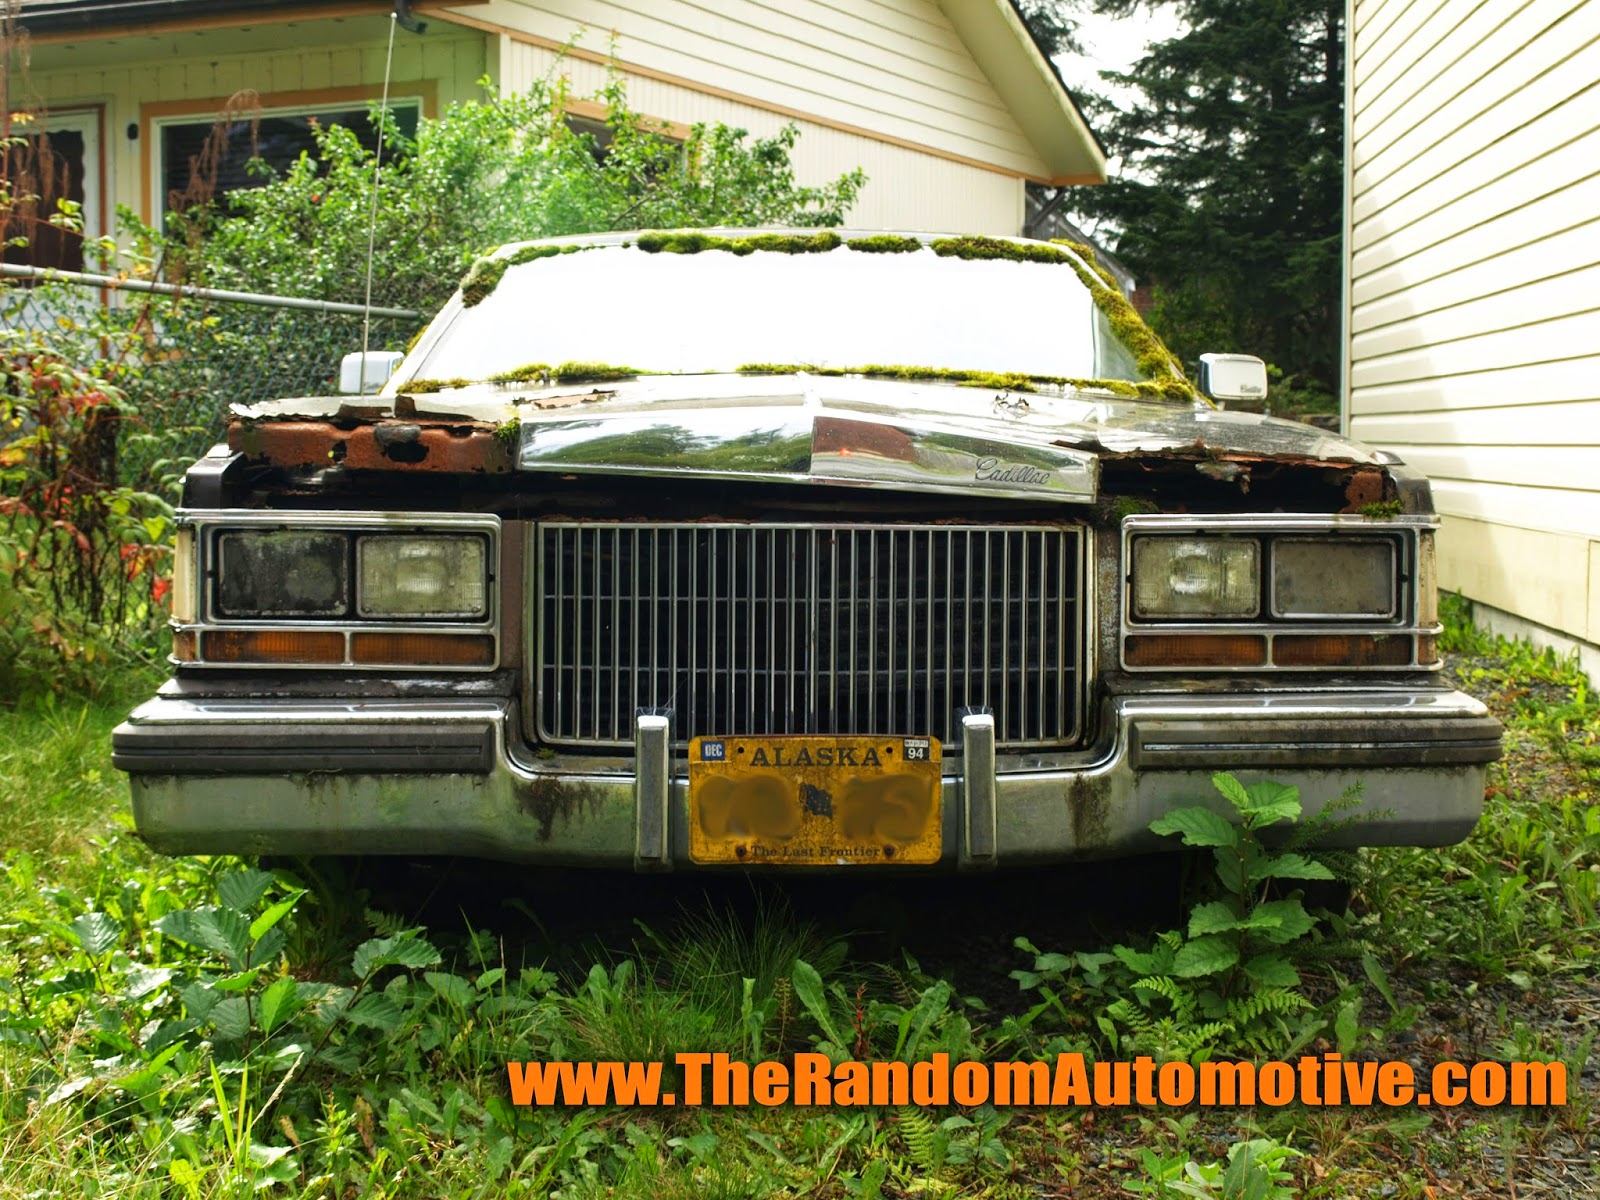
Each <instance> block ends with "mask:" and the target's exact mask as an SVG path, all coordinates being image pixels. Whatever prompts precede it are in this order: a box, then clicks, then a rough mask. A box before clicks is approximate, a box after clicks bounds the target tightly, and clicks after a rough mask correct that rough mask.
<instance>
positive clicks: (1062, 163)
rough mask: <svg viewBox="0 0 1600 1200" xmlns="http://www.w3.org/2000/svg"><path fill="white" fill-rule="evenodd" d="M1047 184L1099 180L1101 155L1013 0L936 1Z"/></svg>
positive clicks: (1075, 104)
mask: <svg viewBox="0 0 1600 1200" xmlns="http://www.w3.org/2000/svg"><path fill="white" fill-rule="evenodd" d="M939 6H940V7H941V8H942V9H943V10H944V13H945V15H946V16H947V17H949V18H950V23H951V24H952V25H954V26H955V29H956V32H957V33H958V34H959V35H960V36H961V40H962V41H964V42H965V43H966V44H967V48H968V49H969V50H970V51H971V52H972V56H973V58H975V59H976V60H977V62H978V65H979V66H980V67H981V68H982V69H983V72H984V74H985V75H987V76H988V77H989V82H990V83H991V84H992V85H993V87H994V89H995V91H996V92H997V93H998V94H999V96H1000V99H1001V100H1003V101H1004V102H1005V104H1006V106H1007V107H1008V108H1009V109H1010V110H1011V112H1012V114H1013V115H1014V116H1015V117H1016V120H1017V124H1018V125H1019V126H1021V128H1022V132H1023V133H1024V134H1025V135H1026V136H1027V138H1028V140H1029V141H1030V142H1031V143H1032V144H1033V147H1034V149H1035V150H1036V151H1037V152H1038V154H1039V157H1040V159H1041V160H1042V161H1043V163H1044V165H1045V166H1046V168H1047V172H1046V175H1045V178H1047V179H1048V180H1049V182H1051V183H1053V184H1079V183H1103V182H1104V181H1105V178H1106V156H1105V150H1104V148H1103V147H1102V146H1101V145H1100V141H1099V139H1098V138H1096V137H1095V134H1094V130H1092V129H1091V128H1089V123H1088V122H1087V121H1086V120H1084V117H1083V113H1082V112H1081V111H1080V110H1079V108H1078V102H1077V100H1076V98H1074V96H1073V94H1072V90H1071V89H1070V88H1068V87H1067V84H1066V82H1065V80H1063V79H1062V78H1061V73H1060V72H1059V71H1058V70H1057V69H1056V66H1055V64H1054V63H1053V62H1051V61H1050V58H1049V56H1048V55H1047V54H1045V52H1044V51H1043V49H1041V48H1040V46H1039V43H1038V41H1037V40H1036V39H1035V38H1034V36H1033V33H1032V31H1030V30H1029V28H1028V25H1027V22H1025V21H1024V20H1023V19H1022V15H1021V13H1020V12H1019V10H1018V9H1017V6H1016V3H1015V0H939Z"/></svg>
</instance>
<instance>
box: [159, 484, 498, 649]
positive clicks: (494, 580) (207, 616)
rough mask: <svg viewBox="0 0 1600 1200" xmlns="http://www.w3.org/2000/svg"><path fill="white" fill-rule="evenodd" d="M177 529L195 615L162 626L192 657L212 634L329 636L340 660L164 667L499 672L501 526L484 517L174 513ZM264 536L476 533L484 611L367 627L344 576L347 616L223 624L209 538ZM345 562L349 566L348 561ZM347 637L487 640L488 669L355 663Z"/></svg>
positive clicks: (232, 511) (212, 540) (219, 511)
mask: <svg viewBox="0 0 1600 1200" xmlns="http://www.w3.org/2000/svg"><path fill="white" fill-rule="evenodd" d="M178 527H179V528H187V529H192V530H194V534H195V538H194V554H195V564H194V575H195V591H196V595H195V613H196V619H195V620H194V621H191V622H178V621H169V622H168V626H169V628H171V629H172V630H173V631H174V632H175V633H190V634H193V635H195V652H196V654H197V656H198V655H199V654H200V653H201V652H202V651H203V649H204V646H205V638H204V635H205V634H207V633H218V632H233V631H238V632H283V631H302V630H303V631H308V632H309V631H315V630H323V631H327V630H336V631H338V632H340V633H342V634H343V635H344V654H343V656H342V659H341V661H339V662H317V663H295V662H208V661H206V660H204V659H203V658H198V657H197V658H196V659H195V660H194V661H189V660H177V659H172V660H170V661H171V662H172V663H173V665H175V666H178V667H181V668H183V669H184V670H202V671H250V670H255V671H261V670H270V671H428V672H430V673H433V672H440V673H448V674H482V673H484V672H486V671H493V670H496V669H497V668H498V667H499V665H500V654H501V648H502V642H501V636H500V626H501V590H502V586H501V585H502V578H501V576H502V572H503V566H502V563H501V555H500V537H501V521H500V518H499V517H497V516H495V515H493V514H491V513H448V512H446V513H434V512H309V511H308V512H298V511H287V510H279V509H273V510H266V509H250V510H238V509H180V510H179V512H178ZM249 528H271V529H305V530H321V529H326V530H337V531H340V532H346V533H351V534H359V533H362V532H368V533H391V534H392V533H422V534H426V533H478V534H481V535H483V536H484V537H486V538H487V539H488V548H487V551H486V555H485V564H486V566H487V569H488V581H487V582H488V595H487V601H488V611H487V612H486V613H485V615H484V616H483V617H482V618H481V619H479V620H470V619H467V620H455V619H452V618H439V617H433V618H420V617H419V618H415V619H412V620H403V619H387V620H384V619H368V618H363V617H360V616H357V615H355V610H356V606H357V605H358V604H359V599H358V597H357V596H356V595H355V593H356V590H357V580H356V579H355V577H354V576H353V575H352V578H351V581H350V587H351V592H352V595H351V610H352V611H351V615H350V616H347V617H339V618H335V619H329V618H324V617H282V618H277V619H271V618H264V617H250V618H229V617H225V616H222V615H220V614H218V613H216V612H215V604H214V601H215V580H216V568H217V551H216V540H217V536H218V535H219V534H222V533H226V532H228V531H231V530H234V529H249ZM352 561H353V558H352ZM353 633H401V634H418V633H431V634H438V635H441V636H446V637H450V636H467V637H489V638H491V639H492V641H493V651H492V653H491V656H490V661H489V662H488V663H486V664H484V665H481V666H479V665H471V666H460V665H454V664H445V665H440V664H434V663H406V662H386V663H373V662H355V661H354V660H353V659H352V657H351V645H350V635H351V634H353Z"/></svg>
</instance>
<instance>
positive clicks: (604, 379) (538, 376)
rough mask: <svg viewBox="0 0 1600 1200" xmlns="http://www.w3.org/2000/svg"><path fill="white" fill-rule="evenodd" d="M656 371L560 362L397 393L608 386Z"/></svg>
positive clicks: (431, 382)
mask: <svg viewBox="0 0 1600 1200" xmlns="http://www.w3.org/2000/svg"><path fill="white" fill-rule="evenodd" d="M656 374H660V372H658V371H641V370H639V369H638V368H637V367H617V366H612V365H611V364H610V363H596V362H564V363H560V364H558V365H557V366H554V367H552V366H551V365H550V364H549V363H525V364H524V365H522V366H520V367H513V368H511V370H509V371H501V372H500V373H499V374H498V375H491V376H489V378H488V379H486V380H484V379H460V378H456V379H413V380H412V381H411V382H410V383H408V384H406V385H405V386H404V387H402V388H401V389H400V390H401V391H402V392H406V393H409V394H412V395H415V394H417V393H420V392H442V391H444V390H445V389H446V388H466V387H476V386H477V385H478V384H480V383H534V384H541V385H548V384H556V383H561V384H569V383H610V382H614V381H615V380H618V379H637V378H638V377H639V376H641V375H656Z"/></svg>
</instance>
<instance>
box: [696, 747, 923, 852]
mask: <svg viewBox="0 0 1600 1200" xmlns="http://www.w3.org/2000/svg"><path fill="white" fill-rule="evenodd" d="M940 762H941V754H940V747H939V739H938V738H932V737H926V738H905V737H828V736H813V735H806V736H795V737H720V738H718V737H699V738H695V739H694V740H693V741H692V742H690V743H689V857H690V858H691V859H693V860H694V861H695V862H697V863H746V864H764V865H771V866H823V865H826V866H835V865H852V864H860V863H913V864H914V863H936V862H938V861H939V853H940V850H941V849H942V840H943V827H942V822H941V820H940V815H941V813H940V804H939V799H940V795H941V789H940V780H939V775H940Z"/></svg>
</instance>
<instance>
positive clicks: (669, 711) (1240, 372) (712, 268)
mask: <svg viewBox="0 0 1600 1200" xmlns="http://www.w3.org/2000/svg"><path fill="white" fill-rule="evenodd" d="M393 357H394V358H398V357H399V356H398V355H396V356H393ZM375 358H376V356H367V357H366V358H361V359H359V361H357V362H356V363H355V364H354V367H355V370H354V372H353V373H354V375H355V376H357V378H356V380H355V382H354V383H353V384H351V385H348V386H347V391H348V392H349V393H350V394H346V395H343V396H335V397H325V398H310V399H288V400H282V401H278V402H274V403H269V404H260V405H255V406H252V407H239V408H236V409H235V412H234V416H233V419H232V421H231V423H230V425H229V427H228V430H227V441H226V443H225V444H223V445H219V446H218V447H216V448H215V449H214V450H213V451H212V452H211V453H210V454H209V455H208V456H207V457H206V458H204V459H203V460H201V461H200V462H199V463H197V464H196V465H195V467H194V468H193V469H192V470H191V471H190V472H189V475H188V478H187V482H186V486H185V498H184V510H183V514H182V528H181V532H180V535H179V540H178V543H177V559H176V562H177V570H176V576H175V580H174V585H173V592H172V595H173V612H172V632H173V652H172V662H173V668H174V669H173V676H172V678H171V680H170V681H169V682H168V683H166V684H165V685H164V686H163V687H162V688H161V689H160V692H159V693H158V694H157V695H156V696H155V697H154V698H152V699H151V700H149V701H148V702H146V703H145V704H143V705H141V706H140V707H139V708H138V709H137V710H136V711H135V712H134V713H133V714H132V715H131V716H130V717H129V719H128V720H127V721H126V722H125V723H124V724H123V725H121V726H120V727H119V728H118V729H117V730H116V732H115V735H114V752H115V761H116V763H117V765H118V767H120V768H121V769H122V770H124V771H126V772H128V773H129V775H130V777H131V784H132V795H133V810H134V815H135V818H136V822H137V825H138V828H139V830H140V832H141V833H142V835H143V836H144V837H145V838H146V839H148V840H149V842H150V843H151V844H152V845H154V846H156V847H157V848H159V849H162V850H165V851H168V852H173V853H196V852H201V853H210V852H238V853H255V852H263V853H282V854H297V853H335V854H391V855H435V854H462V855H472V856H482V857H493V858H502V859H510V860H517V861H524V862H530V863H548V864H571V865H592V866H597V867H611V868H631V869H637V870H653V869H656V870H658V869H668V868H687V867H699V868H714V867H755V868H780V867H782V868H791V869H793V868H800V867H822V868H828V867H843V866H848V867H850V868H851V869H860V868H862V867H873V866H876V867H879V868H884V869H890V870H895V871H904V870H919V869H920V870H930V869H947V870H949V869H982V868H992V867H997V866H998V867H1011V866H1022V865H1037V864H1044V863H1055V862H1066V861H1071V860H1074V859H1082V858H1094V857H1109V856H1116V855H1124V854H1132V853H1137V852H1142V851H1145V850H1148V849H1157V848H1161V847H1163V846H1166V845H1170V844H1171V843H1172V839H1162V838H1158V837H1156V836H1155V835H1154V834H1152V833H1150V832H1149V828H1148V827H1149V824H1150V822H1151V821H1152V820H1153V819H1155V818H1156V817H1158V816H1160V815H1161V814H1162V813H1163V812H1165V811H1167V810H1168V809H1170V808H1172V807H1174V806H1180V805H1188V804H1194V803H1197V802H1214V803H1215V804H1216V806H1217V808H1218V811H1219V812H1226V811H1227V806H1226V802H1225V801H1223V800H1222V798H1221V797H1220V796H1218V795H1216V793H1215V792H1214V790H1213V788H1212V785H1211V783H1210V778H1211V775H1212V773H1213V772H1214V771H1217V770H1223V769H1225V770H1228V771H1231V772H1233V773H1235V774H1236V775H1238V776H1240V777H1241V778H1242V779H1244V780H1245V781H1246V782H1248V781H1250V780H1253V779H1261V778H1272V779H1275V780H1278V781H1280V782H1285V783H1293V784H1296V785H1298V786H1299V788H1300V789H1301V792H1302V794H1303V797H1304V800H1305V803H1306V809H1307V812H1308V813H1315V812H1316V811H1317V810H1318V808H1319V807H1320V805H1321V804H1322V803H1324V802H1326V801H1328V800H1331V799H1333V798H1334V797H1337V796H1339V795H1340V793H1341V792H1343V791H1344V790H1345V789H1346V788H1348V787H1350V786H1351V785H1354V784H1358V783H1359V784H1360V785H1362V789H1363V790H1362V792H1361V801H1360V807H1359V808H1358V809H1355V810H1354V813H1355V815H1356V816H1357V817H1359V818H1361V819H1359V820H1356V821H1354V822H1345V823H1341V824H1339V825H1338V826H1336V827H1335V829H1334V832H1333V834H1332V837H1333V838H1334V839H1335V841H1337V842H1339V843H1342V844H1406V845H1443V844H1447V843H1450V842H1453V841H1457V840H1459V839H1461V838H1463V837H1465V836H1466V834H1467V833H1468V832H1469V831H1470V830H1471V828H1472V827H1473V824H1474V823H1475V821H1476V819H1477V817H1478V815H1479V809H1480V805H1481V802H1482V797H1483V787H1484V771H1485V766H1486V764H1487V763H1488V762H1490V761H1492V760H1494V759H1495V758H1496V757H1497V756H1498V754H1499V750H1500V727H1499V725H1498V724H1497V723H1496V721H1495V720H1494V719H1493V718H1492V717H1490V716H1489V715H1488V714H1487V713H1486V712H1485V710H1484V708H1483V707H1482V706H1481V705H1480V704H1479V703H1478V702H1477V701H1475V700H1473V699H1471V698H1469V697H1467V696H1465V695H1463V694H1461V693H1460V692H1457V691H1454V690H1452V689H1451V688H1450V687H1449V686H1448V685H1447V684H1446V683H1445V682H1444V681H1443V680H1442V678H1441V675H1440V672H1439V666H1440V664H1439V653H1438V646H1437V635H1438V633H1439V624H1438V619H1437V611H1436V603H1435V583H1434V578H1433V538H1434V533H1435V527H1436V524H1437V522H1436V518H1435V516H1434V513H1433V507H1432V503H1431V499H1430V492H1429V487H1428V484H1427V482H1426V480H1424V479H1423V478H1421V477H1420V476H1419V475H1417V474H1416V473H1415V472H1413V471H1411V470H1409V469H1407V468H1406V467H1405V466H1404V465H1403V464H1402V463H1401V462H1399V461H1398V460H1397V459H1395V458H1394V457H1392V456H1390V455H1387V454H1385V453H1383V452H1381V451H1378V450H1374V449H1372V448H1369V447H1367V446H1364V445H1361V444H1358V443H1355V442H1351V441H1347V440H1344V439H1341V438H1339V437H1336V436H1333V435H1331V434H1329V433H1327V432H1324V431H1322V430H1320V429H1317V428H1313V427H1311V426H1308V425H1305V424H1301V423H1294V422H1287V421H1281V420H1274V419H1270V418H1267V417H1264V416H1261V415H1257V414H1254V413H1249V412H1240V411H1228V410H1226V409H1225V408H1224V407H1222V402H1223V401H1225V400H1227V399H1234V400H1240V399H1246V398H1249V397H1251V396H1252V395H1254V396H1255V397H1260V396H1261V395H1262V394H1263V392H1264V387H1265V373H1264V370H1263V369H1262V367H1261V364H1260V362H1259V360H1253V359H1246V358H1243V357H1242V356H1237V355H1217V356H1206V357H1205V359H1204V360H1203V369H1202V371H1201V372H1200V373H1199V374H1200V377H1199V379H1198V380H1197V381H1196V383H1195V384H1191V383H1190V382H1189V380H1188V379H1187V378H1186V376H1185V374H1184V372H1183V371H1182V369H1181V367H1180V366H1179V364H1178V363H1177V362H1176V361H1175V360H1174V359H1173V358H1172V356H1171V355H1170V354H1169V353H1168V352H1167V351H1166V350H1165V348H1164V347H1163V346H1162V345H1161V343H1160V342H1159V341H1158V340H1157V339H1156V338H1155V336H1154V335H1153V334H1152V333H1151V332H1150V331H1149V330H1148V329H1147V328H1146V327H1145V326H1144V325H1143V323H1142V322H1141V321H1140V320H1139V318H1138V316H1137V314H1136V313H1135V312H1134V310H1133V309H1132V307H1131V306H1130V305H1129V304H1128V302H1127V301H1126V299H1125V298H1124V296H1123V294H1122V292H1121V291H1120V290H1119V289H1118V288H1117V287H1116V285H1115V283H1114V280H1113V278H1112V277H1111V276H1110V275H1109V274H1108V273H1106V271H1105V270H1104V268H1103V267H1102V266H1101V265H1100V264H1099V263H1098V262H1097V261H1096V260H1095V258H1094V256H1093V255H1092V253H1090V251H1089V250H1088V249H1087V248H1086V247H1082V246H1077V245H1073V244H1067V243H1059V244H1057V243H1044V242H1033V241H1024V240H1015V239H1000V238H980V237H935V236H922V235H918V236H896V235H885V234H852V233H849V232H835V231H821V232H818V231H771V232H748V231H734V230H723V231H676V232H665V233H635V234H625V235H621V234H619V235H606V236H598V237H587V238H575V239H565V240H561V241H549V242H533V243H526V244H520V245H513V246H507V247H502V248H500V249H499V250H497V251H495V252H494V253H492V254H490V255H488V256H486V257H484V258H482V259H480V260H478V261H477V262H476V263H475V264H474V265H473V267H472V269H471V271H470V272H469V273H468V275H467V277H466V278H465V279H464V280H463V281H462V284H461V287H460V290H459V291H458V292H457V294H456V295H455V296H454V297H453V298H452V299H451V301H450V302H449V303H448V304H447V305H446V306H445V308H444V309H443V311H442V312H440V313H439V315H438V316H437V317H436V318H435V319H434V320H433V322H432V323H431V325H429V327H428V328H427V329H426V331H425V332H424V333H423V334H422V335H421V337H420V338H419V339H418V340H417V341H416V343H415V344H414V346H413V347H412V349H411V351H410V352H409V353H408V354H407V355H405V356H404V360H403V361H402V362H400V363H399V365H398V368H397V369H395V370H394V371H393V374H392V376H390V377H389V378H388V379H387V382H381V381H380V383H373V384H371V385H366V381H365V377H366V376H367V375H368V374H369V372H370V371H371V370H372V368H373V366H374V359H375ZM385 365H386V366H388V365H392V362H391V363H390V364H385ZM380 384H381V385H380ZM1208 798H1209V799H1208Z"/></svg>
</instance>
